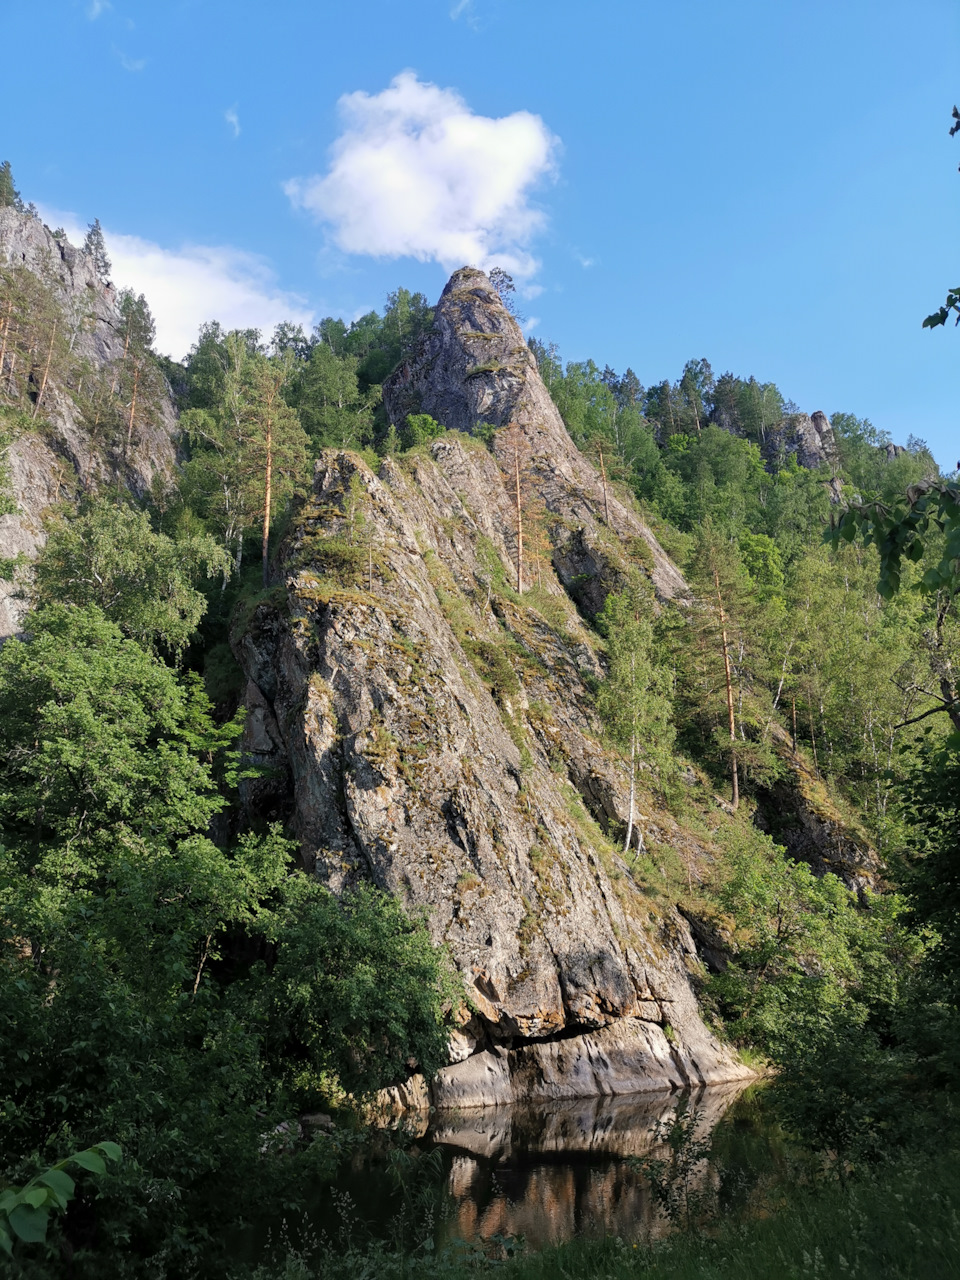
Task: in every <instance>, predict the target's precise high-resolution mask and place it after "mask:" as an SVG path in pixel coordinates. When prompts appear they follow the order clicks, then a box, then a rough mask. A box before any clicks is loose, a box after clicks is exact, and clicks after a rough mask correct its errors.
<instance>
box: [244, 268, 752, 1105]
mask: <svg viewBox="0 0 960 1280" xmlns="http://www.w3.org/2000/svg"><path fill="white" fill-rule="evenodd" d="M385 401H386V404H387V408H388V411H389V412H390V414H391V415H392V416H393V418H394V420H395V421H402V420H403V417H404V416H405V414H406V413H408V412H413V411H416V412H426V413H430V414H432V415H433V416H434V417H436V418H438V419H439V420H440V421H441V422H443V423H444V425H446V426H448V427H450V428H453V429H455V430H456V431H458V432H460V433H461V434H447V435H445V436H443V437H441V438H440V439H438V440H436V441H434V442H433V443H432V444H431V445H429V446H423V447H421V448H419V449H417V450H414V451H413V452H412V453H410V454H407V455H405V456H404V457H403V458H402V459H400V460H395V459H386V460H385V461H384V462H383V463H382V465H381V466H380V467H379V469H378V471H377V472H376V473H375V472H374V471H373V470H371V469H370V467H368V466H367V465H366V464H365V463H364V462H363V461H362V460H361V459H360V458H358V457H357V456H356V455H353V454H348V453H339V452H335V451H330V452H328V453H327V454H325V455H324V456H323V457H322V458H321V460H320V461H319V462H318V463H317V467H316V473H315V477H314V483H313V489H312V492H311V494H310V496H309V498H308V500H307V502H306V503H305V504H304V506H303V507H302V509H301V510H300V512H299V514H298V515H297V516H296V517H295V519H294V522H293V524H292V527H291V529H290V532H289V533H288V535H287V537H286V539H285V541H284V543H283V545H282V546H281V548H280V551H279V554H278V557H277V561H276V564H275V571H274V572H275V583H276V586H275V587H274V589H273V590H272V592H271V593H270V595H269V597H267V598H266V599H264V600H263V601H262V602H261V603H259V604H258V606H257V607H256V608H255V610H254V611H253V613H252V615H251V616H249V617H247V618H244V619H242V620H238V623H237V626H236V629H235V634H234V637H233V643H234V648H235V652H236V654H237V657H238V659H239V660H240V662H241V664H242V665H243V668H244V671H245V673H246V677H247V686H246V698H245V700H246V705H247V709H248V716H247V722H246V729H245V745H246V748H247V750H248V752H249V753H250V755H251V756H252V757H253V759H254V760H256V761H257V762H259V763H261V764H263V765H265V766H268V771H267V773H266V774H265V775H264V776H262V777H261V778H259V779H258V780H257V781H256V782H255V783H252V784H248V785H247V791H246V803H247V804H248V805H249V806H250V807H251V808H252V809H254V810H256V811H258V812H260V813H263V812H276V813H278V814H283V815H284V816H288V817H289V818H290V820H291V824H292V827H293V830H294V831H295V832H296V833H297V834H298V835H299V838H300V841H301V847H302V852H303V858H304V861H305V863H306V865H307V866H308V867H312V868H315V870H316V871H317V873H318V874H319V875H320V876H321V877H322V878H323V879H325V881H326V882H327V883H329V884H330V885H331V886H332V887H334V888H335V889H339V888H341V887H342V886H344V885H347V884H349V883H350V882H351V880H353V879H355V878H357V877H360V876H363V877H371V878H372V879H373V880H374V881H375V882H376V883H377V884H379V885H380V886H382V887H384V888H386V889H388V890H389V891H390V892H392V893H395V894H397V895H398V896H399V897H400V898H401V899H402V900H403V901H404V902H405V903H406V904H407V905H408V907H411V908H414V909H416V908H424V909H426V911H427V912H428V914H429V919H430V923H431V928H432V931H433V934H434V937H435V938H436V940H437V941H442V942H444V943H445V944H446V945H447V946H448V947H449V949H450V953H451V955H452V956H453V958H454V960H455V963H456V965H457V967H458V968H459V970H460V972H461V974H462V975H463V979H464V983H465V986H466V990H467V992H468V996H469V1006H470V1007H469V1008H467V1007H465V1008H464V1009H463V1010H462V1011H461V1015H460V1019H459V1027H458V1030H457V1031H456V1033H455V1034H454V1036H453V1039H452V1044H451V1058H452V1061H451V1065H450V1066H448V1067H447V1068H445V1069H444V1070H443V1071H442V1072H441V1073H440V1076H439V1078H438V1079H437V1081H436V1082H435V1083H434V1084H433V1085H432V1086H430V1091H429V1093H428V1094H427V1093H425V1092H424V1091H425V1090H426V1089H427V1086H426V1085H425V1084H424V1082H423V1081H422V1080H419V1082H418V1080H417V1079H416V1078H414V1079H413V1080H411V1082H410V1083H409V1084H408V1085H406V1086H404V1087H403V1089H401V1090H400V1092H399V1094H398V1097H399V1098H400V1100H401V1101H406V1102H407V1103H414V1102H418V1101H422V1100H423V1098H424V1097H429V1098H430V1099H431V1100H432V1101H433V1102H434V1103H435V1104H436V1105H440V1106H448V1105H456V1106H473V1105H479V1104H487V1103H501V1102H509V1101H513V1100H516V1099H518V1098H565V1097H577V1096H583V1095H591V1094H601V1093H628V1092H635V1091H643V1090H653V1089H662V1088H664V1087H674V1086H682V1085H687V1084H700V1083H703V1082H714V1081H721V1080H730V1079H736V1078H742V1077H744V1076H747V1075H749V1074H750V1073H749V1072H748V1071H747V1069H746V1068H745V1067H744V1066H743V1065H742V1064H740V1063H739V1062H738V1061H737V1059H736V1057H735V1055H733V1054H732V1053H731V1052H730V1051H729V1050H728V1049H727V1048H725V1047H724V1046H723V1045H722V1044H720V1043H719V1041H718V1040H717V1039H716V1037H715V1036H713V1035H712V1034H711V1033H710V1032H709V1031H708V1030H707V1028H706V1027H705V1026H704V1024H703V1022H702V1021H701V1019H700V1015H699V1012H698V1009H697V1004H696V1000H695V997H694V991H693V987H692V985H691V970H693V969H696V968H697V960H696V952H695V947H694V944H693V940H692V938H691V935H690V932H689V928H688V926H687V924H686V922H685V921H684V920H683V919H681V918H680V917H679V916H678V915H677V914H676V913H675V912H674V911H673V910H672V909H669V908H667V909H664V908H663V906H662V905H658V904H657V903H655V902H654V901H653V900H652V899H651V898H650V897H649V895H647V894H646V893H645V892H644V891H643V889H642V888H641V887H640V885H639V884H638V883H637V881H636V880H635V879H634V876H633V875H632V873H631V868H630V865H629V864H628V861H626V860H625V859H624V857H623V855H622V854H621V852H619V844H618V843H616V842H617V841H620V840H622V831H623V829H624V825H625V819H626V816H627V800H628V793H627V786H626V778H625V776H624V773H623V771H622V768H621V766H620V765H619V763H618V761H617V760H616V758H615V757H613V756H611V755H610V753H609V752H608V751H607V750H606V749H605V748H604V747H603V745H602V742H601V739H602V733H601V727H600V725H599V723H598V721H597V719H596V713H595V710H594V706H593V698H592V695H591V687H592V686H593V685H594V684H595V682H596V680H597V679H598V678H600V677H601V676H602V667H601V665H600V663H599V660H598V657H597V654H596V652H595V647H594V646H595V638H594V636H593V634H592V632H590V631H589V630H588V629H587V628H586V627H585V626H584V625H583V623H582V621H581V619H580V616H579V615H578V612H577V610H576V608H574V606H573V604H572V603H571V597H572V598H573V599H576V600H577V602H578V603H579V604H580V606H581V608H582V609H584V610H585V611H587V612H591V611H593V610H594V609H596V608H598V607H599V604H600V603H601V602H602V598H603V594H604V592H605V590H606V589H608V587H609V586H610V585H612V584H614V583H615V582H616V581H617V580H618V579H619V578H620V577H621V576H622V575H623V574H625V573H626V572H627V571H628V569H629V567H630V565H631V564H632V565H633V566H634V568H636V566H641V567H642V568H643V569H645V570H646V572H648V573H649V574H650V576H651V578H652V580H653V582H654V583H655V585H656V589H657V591H658V593H659V594H660V595H661V597H663V598H667V597H670V596H677V595H681V594H683V593H685V590H686V589H685V586H684V583H683V579H682V578H681V576H680V574H679V573H678V572H677V570H676V568H675V567H674V566H673V565H672V564H671V562H670V561H669V559H668V558H667V556H666V555H665V554H664V552H663V550H662V549H661V548H660V546H659V545H658V543H657V542H656V540H655V539H654V538H653V536H652V534H651V533H650V532H649V530H648V529H647V528H646V526H645V525H644V524H643V522H642V520H641V519H640V518H639V517H638V515H637V514H636V512H635V511H634V510H631V509H630V508H629V506H628V505H627V503H626V502H625V501H623V502H621V501H620V499H619V498H618V497H617V496H616V495H615V494H614V493H613V492H612V491H608V492H607V493H606V495H605V494H604V491H603V483H602V480H601V478H600V476H598V474H597V473H596V472H595V471H594V470H593V468H592V467H591V466H590V465H589V463H588V462H587V461H586V460H585V459H584V458H583V457H582V456H581V455H580V454H579V453H578V452H577V450H576V448H575V447H574V445H573V443H572V442H571V440H570V438H569V436H568V435H567V433H566V431H565V429H564V427H563V424H562V422H561V420H560V417H559V415H558V413H557V411H556V409H555V407H554V405H553V404H552V402H551V400H550V398H549V396H548V394H547V392H546V389H545V388H544V386H543V384H542V382H541V380H540V377H539V374H538V372H537V369H536V366H535V363H534V361H533V360H532V358H531V356H530V354H529V353H528V351H527V348H526V346H525V344H524V342H523V338H522V335H521V333H520V330H519V328H518V327H517V325H516V323H515V321H514V320H513V319H512V317H511V316H510V315H509V314H508V313H507V312H506V310H505V309H504V307H503V306H502V304H501V302H500V299H499V297H498V296H497V294H496V292H495V291H494V290H493V289H492V287H491V286H490V284H489V281H488V280H487V279H486V277H485V276H484V275H482V274H481V273H480V272H477V271H472V270H464V271H459V272H457V273H456V274H455V276H454V277H453V279H452V280H451V281H450V283H449V284H448V286H447V288H446V289H445V290H444V294H443V297H442V298H441V300H440V303H439V305H438V308H437V315H436V324H435V329H434V331H433V332H432V333H430V334H427V335H426V336H425V337H424V339H423V340H422V342H421V345H420V347H419V349H418V351H417V352H416V353H415V354H414V356H413V358H412V359H411V360H410V361H409V362H408V363H407V364H406V365H405V366H403V367H402V368H401V369H400V370H399V371H398V372H397V373H396V374H395V375H394V377H393V378H392V379H391V380H390V381H389V382H388V384H387V387H386V390H385ZM478 422H485V423H490V424H493V425H494V426H503V427H507V428H508V430H507V431H505V432H500V431H498V432H496V433H495V434H494V436H493V440H492V450H491V449H488V448H487V447H486V446H485V445H484V444H483V443H481V442H480V441H479V440H477V439H475V438H473V437H472V436H471V434H470V433H471V432H472V431H473V430H474V429H475V428H476V426H477V423H478ZM509 424H514V425H509ZM518 436H519V442H518ZM511 439H512V441H513V444H512V446H511V444H510V440H511ZM521 448H522V450H523V452H524V459H525V463H524V465H525V470H526V474H527V478H528V479H529V481H530V492H531V497H530V503H531V505H533V504H539V507H540V512H541V514H540V515H539V517H537V519H536V520H534V519H533V518H532V517H530V524H531V527H530V529H529V531H528V532H529V536H530V539H531V541H530V543H529V544H528V551H527V556H528V559H527V571H526V578H525V581H524V584H523V585H524V591H523V592H522V593H518V592H517V591H516V590H515V589H514V587H515V585H516V584H515V579H514V576H513V575H514V573H515V551H516V541H515V539H516V534H515V507H514V499H513V497H512V492H511V488H510V485H511V475H512V476H513V482H515V479H516V476H515V466H516V464H515V456H514V451H515V450H517V449H521ZM534 526H535V527H536V528H537V529H539V530H540V536H541V538H542V541H541V542H540V543H538V542H537V541H536V539H535V537H534ZM511 584H513V585H511Z"/></svg>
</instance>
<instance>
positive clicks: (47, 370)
mask: <svg viewBox="0 0 960 1280" xmlns="http://www.w3.org/2000/svg"><path fill="white" fill-rule="evenodd" d="M56 338H57V322H56V320H54V322H53V328H52V329H51V331H50V349H49V350H48V351H47V363H46V366H45V368H44V370H43V378H42V379H41V381H40V394H39V395H38V396H37V403H36V404H35V405H34V406H33V418H34V420H36V417H37V414H38V413H39V412H40V405H41V403H42V401H43V393H44V392H45V391H46V389H47V378H49V377H50V361H51V360H52V359H53V344H54V342H55V341H56Z"/></svg>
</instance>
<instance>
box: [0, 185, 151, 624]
mask: <svg viewBox="0 0 960 1280" xmlns="http://www.w3.org/2000/svg"><path fill="white" fill-rule="evenodd" d="M21 273H26V277H27V283H28V284H30V285H32V286H33V287H32V288H30V289H27V290H24V289H23V288H18V286H17V280H18V276H20V278H23V277H22V274H21ZM0 276H2V277H3V278H2V285H3V289H2V291H0V293H2V296H0V303H2V305H0V347H2V350H3V357H4V358H3V367H2V369H0V410H4V409H6V410H7V411H8V415H11V416H10V417H8V418H7V419H4V418H3V417H0V428H3V427H4V426H5V425H6V424H7V422H9V421H13V423H14V426H13V431H14V438H13V441H12V443H11V445H10V447H9V449H8V451H7V456H6V460H5V461H6V468H7V471H8V473H9V481H10V482H9V488H10V489H11V491H12V497H13V500H14V502H15V504H16V511H15V512H14V513H13V514H9V515H2V516H0V559H8V558H9V559H12V558H14V557H17V556H22V557H24V558H25V559H26V560H31V559H33V557H34V556H35V555H36V553H37V551H38V550H39V548H40V547H41V546H42V545H43V543H44V541H45V534H44V530H43V514H44V512H45V511H46V510H47V509H48V508H49V507H50V506H51V505H53V504H55V503H59V502H64V501H67V502H70V501H73V500H75V499H76V498H77V497H79V495H80V494H82V493H84V492H88V491H90V490H92V489H96V488H98V487H99V486H101V485H103V484H106V483H111V482H119V483H121V484H123V485H125V486H126V487H128V488H129V489H131V490H132V491H133V492H134V493H136V494H138V495H140V494H143V493H146V492H147V491H149V490H150V489H151V487H152V485H153V484H154V482H155V480H157V479H158V478H160V479H162V478H164V477H167V476H169V475H170V474H171V473H172V471H173V468H174V465H175V460H176V458H175V450H174V445H173V433H174V430H175V427H176V419H175V414H174V409H173V404H172V401H171V399H170V396H169V395H168V394H167V391H166V388H165V387H163V386H162V385H161V386H160V387H159V389H158V391H157V393H156V394H155V395H154V396H153V397H152V398H151V402H150V403H149V405H146V406H143V407H142V408H141V412H140V414H139V417H138V420H137V423H136V431H135V432H134V433H132V436H131V439H130V440H129V447H127V442H126V441H124V447H123V448H122V449H116V448H111V442H110V440H109V439H108V437H107V435H106V432H105V430H104V429H103V424H102V423H101V421H100V415H98V413H97V412H96V411H95V410H92V408H91V403H90V391H91V388H93V387H94V386H96V387H98V389H99V387H100V380H102V379H104V378H106V379H108V381H113V382H114V385H115V386H116V380H115V379H114V378H113V372H112V371H118V372H119V370H120V368H121V366H122V363H123V359H124V353H125V338H126V336H125V321H124V319H123V317H122V316H121V314H120V312H119V310H118V294H117V291H116V289H115V288H114V287H113V285H111V284H104V283H103V281H102V280H101V279H100V278H99V276H98V274H97V271H96V268H95V265H94V262H93V260H92V258H91V257H90V255H88V254H86V253H84V252H82V250H79V249H76V248H74V247H73V246H72V245H71V244H69V243H68V242H67V241H66V240H58V239H56V238H55V237H54V236H53V234H52V233H51V232H50V230H49V228H48V227H46V226H44V224H43V223H42V222H41V221H40V220H39V218H36V217H34V216H32V215H31V214H29V213H20V212H18V211H17V210H16V209H14V208H9V207H8V208H0ZM41 308H45V309H46V314H45V315H44V316H43V317H40V316H39V315H38V312H39V311H40V309H41ZM47 333H49V342H50V347H49V350H50V351H51V352H52V351H54V350H56V352H57V357H58V358H57V359H55V360H52V361H49V362H48V361H47V359H46V356H47V351H48V348H47V345H46V341H47ZM18 336H22V337H23V338H24V342H23V344H22V345H23V346H24V347H25V348H27V349H26V350H24V351H23V352H22V353H17V352H16V345H17V338H18ZM18 354H19V356H20V358H19V360H17V358H16V357H17V355H18ZM30 357H32V363H31V360H30ZM47 363H49V366H50V372H49V377H48V379H47V382H46V385H45V386H43V380H42V379H43V372H42V371H43V369H44V368H45V366H46V364H47ZM41 386H43V401H42V406H41V407H42V413H40V414H39V415H38V416H37V419H36V421H34V420H33V413H32V410H33V408H34V407H35V406H36V400H37V397H38V395H39V392H40V388H41ZM85 387H86V391H87V397H86V399H85V398H84V388H85ZM113 399H116V395H115V394H114V396H113ZM24 406H25V407H26V409H27V412H26V413H23V412H20V413H19V415H17V413H16V411H17V410H18V409H20V410H22V409H23V408H24ZM144 408H147V409H148V410H149V412H144V411H143V409H144ZM12 591H13V584H11V583H10V582H7V581H2V580H0V637H3V636H7V635H10V634H12V633H13V632H15V631H16V630H17V628H18V625H19V617H20V613H21V609H22V606H21V605H20V603H19V602H18V601H17V600H16V599H15V598H12V595H11V593H12Z"/></svg>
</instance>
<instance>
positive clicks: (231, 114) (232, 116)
mask: <svg viewBox="0 0 960 1280" xmlns="http://www.w3.org/2000/svg"><path fill="white" fill-rule="evenodd" d="M223 118H224V120H226V122H227V124H228V125H229V126H230V128H231V129H232V130H233V136H234V137H235V138H239V137H240V117H239V116H238V115H237V108H236V107H230V108H229V109H228V110H226V111H225V112H224V113H223Z"/></svg>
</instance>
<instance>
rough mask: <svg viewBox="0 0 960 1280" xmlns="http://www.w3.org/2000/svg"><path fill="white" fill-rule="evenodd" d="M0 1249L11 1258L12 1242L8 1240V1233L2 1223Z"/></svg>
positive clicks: (0, 1227) (0, 1225)
mask: <svg viewBox="0 0 960 1280" xmlns="http://www.w3.org/2000/svg"><path fill="white" fill-rule="evenodd" d="M0 1249H2V1250H3V1251H4V1253H8V1254H9V1255H10V1256H11V1257H13V1240H12V1239H11V1238H10V1232H9V1231H8V1230H7V1229H6V1227H5V1226H3V1224H2V1223H0Z"/></svg>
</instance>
